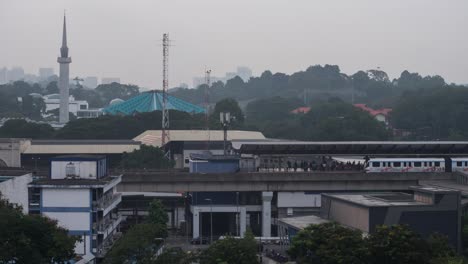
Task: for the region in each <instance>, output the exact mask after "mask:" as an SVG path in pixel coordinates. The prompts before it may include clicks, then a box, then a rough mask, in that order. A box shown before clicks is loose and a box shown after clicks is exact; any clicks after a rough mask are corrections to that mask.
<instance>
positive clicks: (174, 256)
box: [153, 248, 197, 264]
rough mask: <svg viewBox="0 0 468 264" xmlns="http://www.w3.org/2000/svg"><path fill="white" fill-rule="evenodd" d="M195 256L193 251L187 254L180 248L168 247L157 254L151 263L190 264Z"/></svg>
mask: <svg viewBox="0 0 468 264" xmlns="http://www.w3.org/2000/svg"><path fill="white" fill-rule="evenodd" d="M196 258H197V257H196V256H194V254H193V253H191V254H187V253H185V252H184V251H183V250H182V249H180V248H169V249H167V250H165V251H164V252H163V253H162V254H161V255H159V256H158V257H157V259H156V260H155V261H154V262H153V264H168V263H171V264H191V263H194V262H195V259H196ZM195 263H196V262H195Z"/></svg>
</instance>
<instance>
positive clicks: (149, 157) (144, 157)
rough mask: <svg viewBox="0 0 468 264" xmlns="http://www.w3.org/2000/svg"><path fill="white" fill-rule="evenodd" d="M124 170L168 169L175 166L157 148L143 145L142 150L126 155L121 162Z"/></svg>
mask: <svg viewBox="0 0 468 264" xmlns="http://www.w3.org/2000/svg"><path fill="white" fill-rule="evenodd" d="M120 166H121V167H122V168H143V169H167V168H172V167H173V166H174V164H173V162H172V161H171V160H169V159H167V158H166V157H165V156H164V152H163V151H162V150H161V149H160V148H157V147H153V146H147V145H141V146H140V149H138V150H134V151H132V152H130V153H126V154H125V155H124V156H123V158H122V161H121V164H120Z"/></svg>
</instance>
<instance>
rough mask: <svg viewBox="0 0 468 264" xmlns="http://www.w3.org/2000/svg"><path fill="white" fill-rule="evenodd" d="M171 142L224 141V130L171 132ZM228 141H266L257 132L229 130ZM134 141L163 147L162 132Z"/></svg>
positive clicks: (154, 131)
mask: <svg viewBox="0 0 468 264" xmlns="http://www.w3.org/2000/svg"><path fill="white" fill-rule="evenodd" d="M170 136H171V141H205V140H208V139H209V140H210V141H222V140H224V131H222V130H210V131H207V130H171V131H170ZM227 138H228V140H265V139H266V138H265V136H264V135H263V134H262V133H261V132H257V131H243V130H229V131H228V133H227ZM133 140H135V141H140V142H141V143H143V144H145V145H151V146H158V147H160V146H161V130H147V131H145V132H143V133H142V134H140V135H138V136H137V137H135V138H134V139H133Z"/></svg>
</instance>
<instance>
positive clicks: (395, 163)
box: [393, 162, 401, 167]
mask: <svg viewBox="0 0 468 264" xmlns="http://www.w3.org/2000/svg"><path fill="white" fill-rule="evenodd" d="M393 167H401V162H393Z"/></svg>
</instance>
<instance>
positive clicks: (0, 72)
mask: <svg viewBox="0 0 468 264" xmlns="http://www.w3.org/2000/svg"><path fill="white" fill-rule="evenodd" d="M7 71H8V70H7V68H5V67H3V68H1V69H0V84H5V83H7V82H8V80H7Z"/></svg>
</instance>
